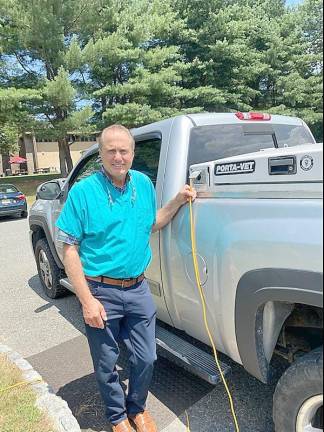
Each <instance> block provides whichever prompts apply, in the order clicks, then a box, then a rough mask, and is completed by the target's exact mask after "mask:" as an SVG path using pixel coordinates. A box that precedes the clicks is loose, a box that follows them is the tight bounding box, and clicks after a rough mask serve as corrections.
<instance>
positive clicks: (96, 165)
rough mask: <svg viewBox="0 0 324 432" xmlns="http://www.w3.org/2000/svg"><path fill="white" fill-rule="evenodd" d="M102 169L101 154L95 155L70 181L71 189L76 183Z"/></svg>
mask: <svg viewBox="0 0 324 432" xmlns="http://www.w3.org/2000/svg"><path fill="white" fill-rule="evenodd" d="M100 169H101V157H100V155H99V153H95V154H93V155H92V156H91V157H90V158H89V159H88V160H87V161H86V162H85V163H84V164H83V165H82V167H81V168H80V170H79V171H78V172H77V173H75V176H74V177H73V179H72V180H71V181H70V184H69V188H71V187H72V186H73V185H74V183H78V182H79V181H80V180H82V179H85V178H87V177H89V176H90V175H92V174H93V173H94V172H96V171H99V170H100Z"/></svg>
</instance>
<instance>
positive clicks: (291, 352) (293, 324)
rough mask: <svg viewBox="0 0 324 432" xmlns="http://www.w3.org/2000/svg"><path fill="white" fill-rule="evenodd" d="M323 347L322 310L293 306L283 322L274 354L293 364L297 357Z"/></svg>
mask: <svg viewBox="0 0 324 432" xmlns="http://www.w3.org/2000/svg"><path fill="white" fill-rule="evenodd" d="M322 345H323V309H322V308H319V307H316V306H308V305H304V304H295V305H294V308H293V310H292V312H291V314H290V315H289V317H288V318H287V319H286V320H285V322H284V324H283V326H282V329H281V332H280V335H279V338H278V342H277V346H276V349H275V353H276V354H279V355H280V356H282V357H284V358H285V359H287V360H288V361H289V362H291V363H293V362H294V361H295V360H296V359H297V358H298V357H300V356H301V355H304V354H305V353H308V352H310V351H312V350H314V349H316V348H318V347H320V346H322Z"/></svg>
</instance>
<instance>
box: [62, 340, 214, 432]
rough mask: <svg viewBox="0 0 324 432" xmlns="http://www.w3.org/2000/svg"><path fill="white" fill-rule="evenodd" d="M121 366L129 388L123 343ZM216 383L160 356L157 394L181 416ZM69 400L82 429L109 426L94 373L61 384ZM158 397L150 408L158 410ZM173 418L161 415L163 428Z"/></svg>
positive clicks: (154, 386) (154, 383) (153, 389)
mask: <svg viewBox="0 0 324 432" xmlns="http://www.w3.org/2000/svg"><path fill="white" fill-rule="evenodd" d="M118 368H119V369H120V370H119V376H120V380H121V382H122V386H123V388H124V390H125V391H126V388H127V379H128V374H129V370H128V367H127V352H126V348H124V347H123V346H122V347H121V355H120V358H119V361H118ZM213 388H214V387H212V386H210V385H209V384H207V383H205V382H204V381H201V380H199V379H197V378H196V377H194V376H192V375H191V374H188V373H186V372H185V371H183V370H181V369H179V368H178V367H176V366H173V365H172V364H171V363H170V362H169V361H168V360H165V359H162V358H159V359H158V361H157V364H156V367H155V372H154V376H153V380H152V384H151V387H150V393H151V394H152V395H154V398H156V399H157V400H158V402H159V403H162V404H163V405H164V406H166V407H168V408H169V410H170V411H172V412H173V413H174V414H175V415H176V416H177V417H178V416H180V415H182V414H183V412H184V411H185V410H186V409H189V408H190V407H191V406H192V405H194V404H195V403H196V402H198V401H199V400H200V399H201V398H203V397H204V396H206V395H207V394H208V393H209V392H211V391H212V390H213ZM57 394H58V396H61V397H62V398H63V399H64V400H66V401H67V403H68V404H69V407H70V409H71V410H72V412H73V415H74V416H75V417H76V419H77V420H78V422H79V424H80V427H81V429H82V430H86V431H87V430H91V431H103V430H107V428H108V430H109V426H108V424H107V420H106V418H105V412H104V405H103V403H102V400H101V397H100V394H99V392H98V388H97V384H96V381H95V376H94V374H90V375H87V376H84V377H82V378H80V379H77V380H75V381H72V382H70V383H68V384H66V385H65V386H63V387H61V388H60V390H59V391H58V393H57ZM154 398H151V397H150V398H149V401H148V408H149V410H150V411H152V412H154V411H156V409H154V404H155V403H156V402H155V401H154ZM171 420H173V418H172V419H170V418H166V417H164V418H157V422H158V426H159V430H162V429H164V428H165V427H167V426H168V424H169V422H170V421H171Z"/></svg>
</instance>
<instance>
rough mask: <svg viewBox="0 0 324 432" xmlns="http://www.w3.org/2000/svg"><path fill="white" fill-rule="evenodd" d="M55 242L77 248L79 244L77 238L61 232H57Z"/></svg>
mask: <svg viewBox="0 0 324 432" xmlns="http://www.w3.org/2000/svg"><path fill="white" fill-rule="evenodd" d="M57 241H60V242H62V243H65V244H68V245H70V246H77V245H78V244H79V240H78V239H77V238H75V237H74V236H72V235H70V234H67V233H65V232H64V231H62V230H58V234H57Z"/></svg>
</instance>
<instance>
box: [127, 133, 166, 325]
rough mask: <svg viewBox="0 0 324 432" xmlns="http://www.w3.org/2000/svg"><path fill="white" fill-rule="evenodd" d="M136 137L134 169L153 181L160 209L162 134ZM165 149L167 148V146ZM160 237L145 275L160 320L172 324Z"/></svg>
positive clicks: (156, 236)
mask: <svg viewBox="0 0 324 432" xmlns="http://www.w3.org/2000/svg"><path fill="white" fill-rule="evenodd" d="M134 135H135V142H136V147H135V158H134V162H133V166H132V169H134V170H137V171H140V172H142V173H143V174H146V175H147V176H148V177H149V178H150V179H151V181H152V183H153V184H154V186H155V189H156V193H157V203H158V208H160V204H159V203H160V201H161V193H162V185H163V181H160V178H162V177H163V173H164V165H165V157H163V155H162V154H161V153H162V132H151V133H148V134H147V133H146V134H145V135H138V136H136V133H135V134H134ZM163 148H166V146H164V147H163ZM160 236H161V234H160V232H156V233H154V234H152V236H151V248H152V254H153V259H152V262H151V265H150V266H149V268H148V269H147V271H146V272H145V273H146V277H147V279H148V282H149V285H150V288H151V292H152V294H153V297H154V301H155V304H156V306H157V313H158V318H159V319H161V320H162V321H164V322H167V323H169V324H171V319H170V316H169V313H168V310H167V306H166V301H165V297H164V291H163V282H162V274H161V261H160Z"/></svg>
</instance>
